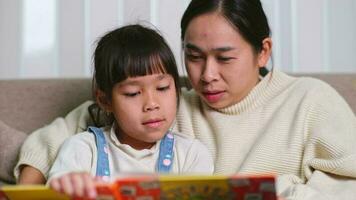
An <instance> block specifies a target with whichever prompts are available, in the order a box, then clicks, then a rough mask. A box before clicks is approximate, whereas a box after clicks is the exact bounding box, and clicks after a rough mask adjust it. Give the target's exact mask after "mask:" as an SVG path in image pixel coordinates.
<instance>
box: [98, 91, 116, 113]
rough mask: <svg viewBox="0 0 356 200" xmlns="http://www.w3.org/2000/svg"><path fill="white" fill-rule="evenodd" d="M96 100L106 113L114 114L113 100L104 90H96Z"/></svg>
mask: <svg viewBox="0 0 356 200" xmlns="http://www.w3.org/2000/svg"><path fill="white" fill-rule="evenodd" d="M95 98H96V102H97V103H98V105H99V106H100V108H101V109H103V110H104V111H106V112H112V105H111V100H110V98H108V96H107V95H106V94H105V92H103V91H102V90H99V89H96V90H95Z"/></svg>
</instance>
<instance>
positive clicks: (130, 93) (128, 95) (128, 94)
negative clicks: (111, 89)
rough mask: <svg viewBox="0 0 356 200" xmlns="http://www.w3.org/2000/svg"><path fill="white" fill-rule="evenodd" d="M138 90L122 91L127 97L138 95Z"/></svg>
mask: <svg viewBox="0 0 356 200" xmlns="http://www.w3.org/2000/svg"><path fill="white" fill-rule="evenodd" d="M139 94H140V92H127V93H124V95H125V96H127V97H135V96H137V95H139Z"/></svg>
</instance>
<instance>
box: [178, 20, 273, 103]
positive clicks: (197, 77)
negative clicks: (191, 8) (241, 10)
mask: <svg viewBox="0 0 356 200" xmlns="http://www.w3.org/2000/svg"><path fill="white" fill-rule="evenodd" d="M261 52H262V53H259V54H256V53H255V52H254V51H253V48H252V46H251V45H250V44H249V43H248V42H247V41H246V40H245V39H244V38H243V37H242V36H241V35H240V34H239V32H238V31H237V30H236V29H234V28H233V26H232V25H231V24H230V23H229V22H228V21H227V20H226V19H225V18H224V17H222V16H221V15H219V14H216V13H208V14H204V15H201V16H198V17H196V18H194V19H193V20H192V21H191V22H190V23H189V25H188V27H187V30H186V33H185V37H184V55H185V65H186V68H187V71H188V75H189V78H190V81H191V83H192V86H193V88H194V89H195V90H196V92H197V93H198V94H199V96H200V97H201V98H202V99H203V100H204V101H205V102H206V103H207V104H208V105H209V106H210V107H212V108H215V109H219V108H224V107H227V106H230V105H233V104H236V103H238V102H240V101H241V100H242V99H243V98H244V97H246V96H247V94H248V93H249V92H250V91H251V90H252V88H253V87H254V86H255V85H256V84H257V83H258V81H259V67H263V66H265V65H266V63H267V61H268V57H269V54H268V53H267V54H268V55H267V54H266V52H264V50H262V51H261Z"/></svg>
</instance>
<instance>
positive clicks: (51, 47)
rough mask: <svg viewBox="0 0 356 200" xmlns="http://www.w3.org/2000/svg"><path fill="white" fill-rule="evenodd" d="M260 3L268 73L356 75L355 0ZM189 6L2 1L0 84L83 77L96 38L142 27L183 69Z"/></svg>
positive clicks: (126, 0) (183, 2)
mask: <svg viewBox="0 0 356 200" xmlns="http://www.w3.org/2000/svg"><path fill="white" fill-rule="evenodd" d="M31 2H35V3H31ZM41 2H42V3H41ZM262 2H263V5H264V8H265V10H266V12H267V15H268V18H269V22H270V25H271V27H272V31H273V40H274V50H273V51H274V52H273V54H274V67H276V68H280V69H282V70H283V71H286V72H356V62H354V60H353V58H354V55H355V54H356V37H355V35H356V23H355V19H356V14H355V13H356V12H355V11H356V0H313V1H310V0H262ZM188 3H189V0H105V1H102V0H81V1H80V0H0V79H11V78H34V77H83V76H84V77H88V76H90V74H91V55H92V52H93V49H94V47H95V41H96V40H97V38H98V36H100V35H102V34H103V33H105V32H107V31H108V30H111V29H113V28H114V27H117V26H120V25H123V24H127V23H134V22H142V21H147V22H150V23H152V24H154V25H155V26H156V27H158V28H159V29H160V30H161V32H162V33H163V35H164V36H165V37H166V38H167V40H168V42H169V44H170V46H171V48H172V49H173V52H174V54H175V55H176V59H177V62H178V64H179V65H181V64H182V61H181V57H180V56H181V52H180V29H179V21H180V17H181V15H182V13H183V11H184V9H185V8H186V6H187V4H188ZM31 5H32V6H31ZM180 68H181V69H182V67H180ZM180 71H181V73H182V70H180Z"/></svg>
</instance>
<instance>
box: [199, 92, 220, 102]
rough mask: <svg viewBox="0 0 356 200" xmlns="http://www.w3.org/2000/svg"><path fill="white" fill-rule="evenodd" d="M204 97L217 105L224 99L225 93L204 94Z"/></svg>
mask: <svg viewBox="0 0 356 200" xmlns="http://www.w3.org/2000/svg"><path fill="white" fill-rule="evenodd" d="M203 95H204V98H205V99H206V100H207V101H208V102H209V103H215V102H218V101H219V100H220V99H221V98H222V96H223V95H224V91H213V92H210V91H209V92H203Z"/></svg>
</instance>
